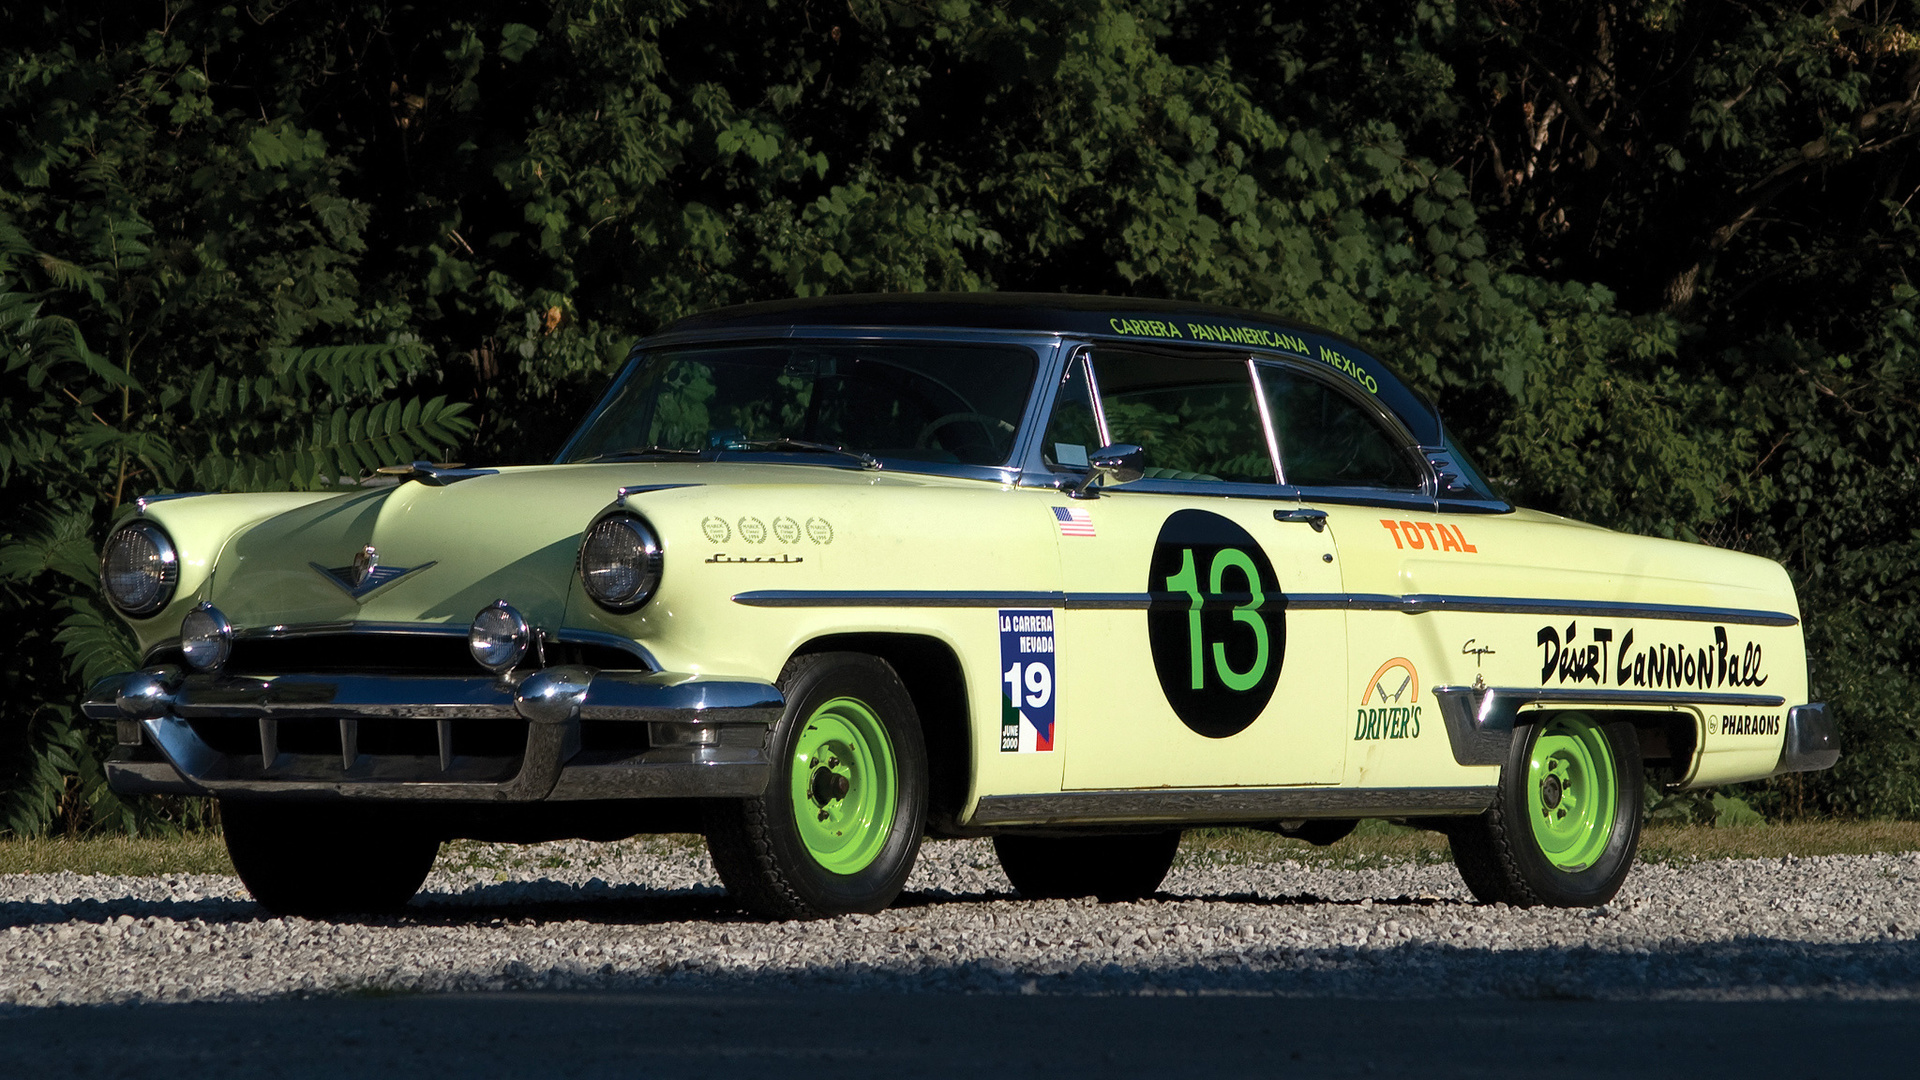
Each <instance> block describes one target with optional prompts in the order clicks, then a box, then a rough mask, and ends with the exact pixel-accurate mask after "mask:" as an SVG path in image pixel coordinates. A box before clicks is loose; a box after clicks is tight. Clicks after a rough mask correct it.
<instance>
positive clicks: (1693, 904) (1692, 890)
mask: <svg viewBox="0 0 1920 1080" xmlns="http://www.w3.org/2000/svg"><path fill="white" fill-rule="evenodd" d="M1916 885H1920V853H1904V854H1885V855H1860V856H1853V855H1840V856H1827V857H1820V858H1806V859H1796V858H1788V859H1784V860H1766V861H1757V860H1722V861H1712V862H1699V863H1693V864H1690V865H1682V866H1666V865H1657V864H1643V865H1641V866H1638V867H1636V868H1635V870H1634V872H1633V874H1632V875H1631V876H1630V877H1629V878H1628V880H1627V885H1626V888H1625V889H1623V890H1622V892H1621V894H1620V895H1619V897H1617V898H1616V899H1615V900H1614V902H1613V903H1611V904H1609V905H1607V906H1606V907H1604V908H1600V909H1597V910H1592V911H1557V910H1544V909H1534V910H1523V909H1511V908H1507V907H1505V906H1504V905H1494V906H1490V907H1482V906H1479V905H1476V904H1474V903H1473V902H1472V901H1471V899H1470V898H1469V897H1468V895H1467V893H1466V890H1465V888H1464V887H1463V886H1462V885H1461V884H1460V881H1459V878H1458V877H1457V876H1456V874H1455V873H1454V870H1453V867H1452V866H1450V865H1417V864H1413V863H1406V864H1398V865H1391V866H1387V867H1384V868H1381V869H1371V870H1342V869H1331V868H1327V867H1324V866H1315V865H1311V864H1307V863H1301V862H1292V861H1281V862H1262V861H1245V860H1240V859H1235V858H1231V857H1227V856H1224V855H1221V854H1219V853H1216V852H1205V851H1203V852H1200V853H1198V854H1188V853H1183V855H1182V858H1181V861H1180V863H1179V864H1177V865H1176V867H1175V869H1174V872H1173V873H1172V874H1171V875H1169V877H1168V879H1167V882H1166V884H1165V885H1164V886H1163V888H1162V891H1161V893H1160V894H1159V895H1158V896H1157V897H1156V898H1155V899H1153V900H1150V901H1146V902H1142V903H1136V904H1113V905H1103V904H1096V903H1093V902H1091V901H1040V902H1031V901H1023V900H1019V899H1017V898H1015V896H1014V895H1013V893H1012V890H1011V888H1010V887H1009V886H1008V885H1007V882H1006V879H1005V877H1004V876H1002V875H1001V873H1000V871H999V868H998V865H997V864H996V863H995V861H994V857H993V851H992V848H991V847H990V846H989V845H988V844H986V843H985V842H980V841H946V842H938V843H929V844H927V845H926V847H925V848H924V849H923V851H922V855H921V861H920V865H919V868H918V869H917V871H916V872H915V875H914V877H913V879H912V881H911V882H910V883H909V885H908V893H907V895H905V896H904V897H902V899H901V901H900V903H899V904H898V905H897V906H896V907H894V908H893V909H892V910H890V911H887V912H885V913H883V914H880V915H875V916H851V917H847V918H841V919H833V920H826V921H821V922H811V923H758V922H753V921H750V920H747V919H744V918H743V917H741V916H740V915H739V913H738V912H736V911H735V910H734V909H732V908H731V907H729V906H728V904H727V902H726V898H725V895H724V893H722V892H721V890H720V889H719V887H718V884H717V881H716V879H715V878H714V876H713V873H712V868H711V866H710V865H709V864H708V862H707V858H706V853H705V850H704V849H703V848H700V847H697V846H694V845H691V844H689V843H687V842H686V841H685V840H684V839H681V838H649V839H641V840H632V841H627V842H624V843H620V844H588V843H556V844H543V845H538V846H534V847H526V848H514V847H496V846H485V845H463V846H461V847H459V848H455V849H451V850H449V851H447V852H445V853H443V855H442V857H441V860H440V864H439V865H438V866H437V867H436V869H435V871H434V874H433V876H432V877H430V878H429V879H428V881H427V884H426V886H425V888H424V889H423V890H422V892H421V895H420V896H419V897H418V898H416V900H415V901H414V904H413V906H412V907H411V908H409V910H408V911H407V913H406V914H404V915H401V916H396V917H391V918H380V919H372V920H365V921H353V922H338V923H336V922H324V921H313V920H307V919H297V918H295V919H277V918H272V917H270V916H269V915H267V914H266V912H264V911H263V910H262V909H260V908H259V907H258V906H256V905H254V904H253V903H252V902H251V901H250V900H248V899H247V896H246V894H245V892H244V891H243V890H242V889H241V887H240V884H239V881H238V879H236V878H231V877H218V876H178V877H165V878H136V877H106V876H83V875H77V874H45V875H15V876H0V1015H4V1014H8V1013H11V1014H15V1015H18V1014H20V1013H21V1012H22V1010H26V1011H32V1010H33V1007H36V1006H46V1005H58V1004H105V1003H123V1002H187V1001H226V1002H235V1001H244V1000H257V999H265V998H274V997H285V996H290V995H293V996H300V995H307V996H310V995H326V994H371V995H379V994H385V993H406V992H442V991H498V990H589V991H660V990H700V991H715V990H717V991H726V992H748V991H751V992H786V991H792V990H795V989H817V990H833V991H851V992H859V993H870V992H881V993H897V992H902V991H905V992H926V993H939V994H955V993H958V994H1012V995H1017V994H1071V995H1102V994H1120V995H1138V994H1161V995H1188V994H1253V995H1279V996H1315V997H1327V996H1334V997H1351V998H1367V999H1382V998H1428V999H1433V998H1459V997H1482V998H1484V997H1507V998H1530V999H1542V1000H1611V1001H1632V1000H1659V999H1695V1000H1749V999H1783V998H1807V997H1814V998H1843V999H1892V1000H1905V1001H1913V1000H1920V940H1917V939H1916V935H1920V897H1917V895H1916V893H1917V890H1916V888H1915V886H1916Z"/></svg>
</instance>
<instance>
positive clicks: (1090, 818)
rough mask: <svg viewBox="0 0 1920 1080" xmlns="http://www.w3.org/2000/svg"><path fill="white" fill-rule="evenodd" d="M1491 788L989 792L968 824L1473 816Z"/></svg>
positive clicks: (1482, 807)
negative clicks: (1009, 793) (1004, 793)
mask: <svg viewBox="0 0 1920 1080" xmlns="http://www.w3.org/2000/svg"><path fill="white" fill-rule="evenodd" d="M1495 790H1496V789H1495V788H1492V787H1433V788H1336V787H1285V788H1186V789H1160V790H1151V791H1134V790H1126V791H1062V792H1057V793H1052V794H1045V795H987V796H984V797H982V798H981V800H980V802H979V805H978V806H977V807H975V809H974V812H973V817H972V818H971V819H969V821H968V822H967V823H968V824H971V825H1015V824H1019V825H1080V824H1085V825H1097V824H1105V823H1118V822H1146V821H1165V822H1184V823H1200V822H1215V821H1278V820H1282V819H1288V818H1316V817H1317V818H1348V817H1426V816H1430V815H1447V814H1477V813H1480V812H1481V811H1483V810H1485V809H1486V808H1487V807H1489V806H1492V805H1493V797H1494V792H1495Z"/></svg>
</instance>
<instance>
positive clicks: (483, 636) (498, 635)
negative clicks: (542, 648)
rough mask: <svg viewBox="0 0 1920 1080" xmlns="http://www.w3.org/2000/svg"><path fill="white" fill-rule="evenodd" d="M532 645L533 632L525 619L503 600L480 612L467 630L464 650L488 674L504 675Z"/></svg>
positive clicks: (496, 601)
mask: <svg viewBox="0 0 1920 1080" xmlns="http://www.w3.org/2000/svg"><path fill="white" fill-rule="evenodd" d="M532 641H533V628H532V627H531V626H529V625H527V618H526V616H524V615H522V614H520V613H519V612H518V611H515V610H514V609H513V605H512V604H509V603H507V602H506V601H505V600H495V601H494V602H493V603H491V604H488V605H487V606H486V607H483V608H481V609H480V614H478V615H475V616H474V617H473V625H472V626H470V627H468V628H467V649H468V651H470V652H472V653H473V658H474V659H475V660H478V661H479V662H480V666H481V667H483V668H486V669H487V670H489V671H506V670H509V669H510V668H512V667H513V665H515V664H518V663H519V662H520V661H521V660H522V659H523V658H524V657H525V656H526V655H527V646H528V645H529V644H531V643H532Z"/></svg>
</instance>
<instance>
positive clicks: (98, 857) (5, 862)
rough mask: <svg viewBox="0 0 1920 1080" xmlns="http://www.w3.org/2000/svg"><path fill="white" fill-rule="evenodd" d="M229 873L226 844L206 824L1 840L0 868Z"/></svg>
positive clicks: (29, 871) (32, 871) (145, 873)
mask: <svg viewBox="0 0 1920 1080" xmlns="http://www.w3.org/2000/svg"><path fill="white" fill-rule="evenodd" d="M62 872H71V873H75V874H116V875H123V876H128V877H161V876H164V875H167V874H229V875H230V874H232V873H233V863H231V862H229V861H228V860H227V847H226V844H225V843H224V842H223V841H222V840H221V839H220V834H219V833H217V832H214V831H211V830H206V831H201V832H188V833H177V834H175V835H173V836H99V837H91V838H88V839H82V840H71V839H66V838H63V837H52V838H46V837H41V838H35V837H29V838H25V839H7V840H0V874H58V873H62Z"/></svg>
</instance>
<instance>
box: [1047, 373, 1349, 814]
mask: <svg viewBox="0 0 1920 1080" xmlns="http://www.w3.org/2000/svg"><path fill="white" fill-rule="evenodd" d="M1073 362H1074V363H1075V364H1076V365H1079V367H1078V369H1077V370H1076V371H1073V372H1071V373H1070V374H1069V377H1068V379H1067V381H1066V383H1065V384H1064V385H1063V387H1062V390H1061V394H1060V397H1059V399H1058V403H1057V405H1056V408H1055V411H1054V417H1053V421H1052V423H1051V424H1050V425H1049V430H1048V432H1047V433H1046V435H1045V436H1044V440H1045V445H1044V454H1045V456H1046V458H1047V460H1048V461H1049V463H1050V464H1053V465H1055V466H1056V467H1059V468H1066V469H1070V468H1073V467H1076V466H1083V465H1085V464H1086V462H1087V455H1088V453H1089V452H1090V451H1091V450H1092V449H1095V448H1097V447H1099V446H1101V445H1103V444H1111V443H1133V444H1136V445H1139V446H1141V447H1142V448H1144V450H1145V466H1146V474H1145V477H1144V478H1143V479H1141V480H1139V481H1136V482H1134V483H1131V484H1127V485H1124V486H1114V487H1107V488H1105V489H1103V490H1101V492H1100V494H1099V497H1097V498H1086V499H1075V498H1072V497H1070V496H1069V495H1067V494H1066V493H1064V492H1062V493H1060V494H1058V495H1056V496H1054V498H1055V501H1056V504H1055V506H1054V507H1053V513H1054V515H1055V518H1056V523H1057V526H1058V530H1057V531H1058V533H1059V537H1058V540H1059V545H1060V561H1061V576H1062V580H1063V583H1064V586H1065V592H1066V608H1065V610H1064V611H1063V612H1062V613H1061V615H1060V619H1059V622H1060V636H1059V639H1060V649H1061V663H1060V671H1059V677H1060V679H1061V680H1062V693H1061V695H1060V698H1059V701H1060V703H1061V705H1060V707H1061V708H1062V709H1064V710H1067V711H1068V716H1069V717H1070V721H1069V723H1068V724H1067V725H1066V727H1065V728H1064V730H1065V731H1066V732H1067V735H1066V737H1065V739H1064V740H1063V744H1062V747H1061V749H1063V750H1064V757H1065V761H1064V786H1065V787H1066V788H1068V789H1077V790H1097V789H1116V788H1147V787H1169V786H1171V787H1230V786H1269V785H1288V784H1325V783H1333V782H1336V781H1338V780H1339V778H1340V775H1341V769H1342V766H1343V762H1344V753H1345V746H1346V742H1345V739H1344V737H1343V732H1344V730H1345V727H1346V725H1345V724H1344V722H1343V721H1344V717H1343V715H1342V714H1343V708H1344V699H1345V692H1344V688H1343V684H1344V682H1345V674H1346V651H1347V636H1346V629H1345V612H1344V611H1343V610H1341V609H1340V608H1339V607H1338V606H1337V605H1329V604H1322V603H1319V602H1318V598H1324V597H1325V596H1326V595H1327V594H1331V593H1337V592H1338V591H1339V568H1338V566H1337V565H1336V563H1335V561H1334V558H1333V537H1332V535H1331V534H1330V533H1328V532H1325V531H1318V530H1316V529H1315V528H1313V527H1312V525H1311V524H1310V523H1309V522H1308V521H1306V520H1302V519H1300V518H1299V515H1297V514H1296V513H1294V511H1295V510H1297V509H1298V504H1297V503H1296V502H1294V501H1292V500H1291V498H1289V494H1290V493H1289V492H1288V490H1287V489H1286V488H1284V487H1283V486H1282V485H1280V484H1279V482H1278V476H1277V473H1276V471H1275V467H1274V462H1273V456H1272V449H1273V442H1272V439H1271V437H1270V435H1271V433H1270V431H1269V429H1268V428H1267V425H1266V424H1265V422H1264V420H1263V416H1262V410H1261V408H1260V403H1259V392H1260V391H1259V388H1258V387H1257V385H1256V383H1255V381H1254V379H1253V378H1252V371H1253V365H1252V364H1251V362H1250V361H1249V360H1247V359H1246V358H1245V357H1240V358H1233V357H1232V356H1231V355H1230V354H1229V355H1227V356H1225V357H1224V358H1222V357H1221V356H1220V355H1219V354H1213V355H1208V354H1204V353H1201V354H1194V353H1188V354H1173V353H1161V352H1154V351H1148V350H1139V349H1127V348H1111V347H1102V348H1099V349H1096V350H1092V351H1091V352H1087V353H1083V354H1082V355H1081V356H1079V357H1077V358H1076V359H1075V360H1074V361H1073ZM1296 597H1297V598H1300V601H1301V602H1298V603H1296V602H1294V599H1293V598H1296Z"/></svg>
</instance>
